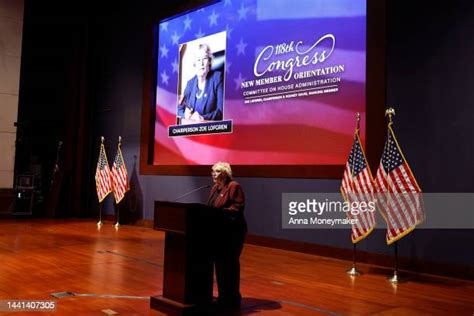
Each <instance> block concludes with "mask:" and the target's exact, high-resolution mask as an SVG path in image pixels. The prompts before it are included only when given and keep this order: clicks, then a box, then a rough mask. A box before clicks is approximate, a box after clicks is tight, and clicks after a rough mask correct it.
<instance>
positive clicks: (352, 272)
mask: <svg viewBox="0 0 474 316" xmlns="http://www.w3.org/2000/svg"><path fill="white" fill-rule="evenodd" d="M356 119H357V125H356V134H359V128H360V113H359V112H357V116H356ZM356 254H357V244H356V243H352V268H350V269H349V270H347V271H346V273H347V274H348V275H350V276H359V275H361V272H360V271H359V270H357V267H356Z"/></svg>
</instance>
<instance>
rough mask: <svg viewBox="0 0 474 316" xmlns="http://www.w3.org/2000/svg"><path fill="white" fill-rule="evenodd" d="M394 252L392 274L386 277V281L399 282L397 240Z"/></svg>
mask: <svg viewBox="0 0 474 316" xmlns="http://www.w3.org/2000/svg"><path fill="white" fill-rule="evenodd" d="M394 247H395V248H394V252H395V269H394V270H393V276H391V277H389V278H388V281H389V282H390V283H392V284H397V283H399V282H400V278H399V277H398V241H396V242H395V245H394Z"/></svg>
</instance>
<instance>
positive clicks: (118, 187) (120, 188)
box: [112, 143, 130, 204]
mask: <svg viewBox="0 0 474 316" xmlns="http://www.w3.org/2000/svg"><path fill="white" fill-rule="evenodd" d="M112 184H113V190H114V197H115V203H117V204H118V203H120V201H121V200H122V199H123V197H124V196H125V193H126V192H127V191H128V190H129V189H130V187H129V185H128V173H127V167H126V166H125V162H124V161H123V156H122V150H121V149H120V143H119V144H118V146H117V155H115V159H114V165H113V166H112Z"/></svg>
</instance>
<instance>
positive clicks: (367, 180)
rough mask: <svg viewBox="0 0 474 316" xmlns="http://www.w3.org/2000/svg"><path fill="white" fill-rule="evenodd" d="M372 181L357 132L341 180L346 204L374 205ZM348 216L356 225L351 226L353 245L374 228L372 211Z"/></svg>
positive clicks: (349, 213)
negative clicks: (361, 203) (362, 203)
mask: <svg viewBox="0 0 474 316" xmlns="http://www.w3.org/2000/svg"><path fill="white" fill-rule="evenodd" d="M373 181H374V180H373V177H372V173H371V172H370V168H369V165H368V163H367V160H366V158H365V154H364V151H363V149H362V145H361V141H360V137H359V131H358V130H357V131H356V133H355V137H354V144H353V145H352V149H351V153H350V154H349V159H348V161H347V163H346V169H345V171H344V176H343V178H342V185H341V192H342V195H343V196H344V199H345V200H346V202H349V203H351V204H352V203H353V202H358V203H360V202H365V203H369V202H372V203H373V204H374V205H375V202H374V201H375V200H374V193H375V188H374V186H373ZM348 216H349V218H352V219H355V220H356V223H355V224H353V225H352V234H351V239H352V242H353V243H357V242H358V241H360V240H362V239H364V238H365V237H367V236H368V235H369V234H370V233H371V232H372V231H373V229H374V228H375V214H374V211H365V212H362V211H360V212H359V213H358V214H355V215H354V214H352V213H351V212H348Z"/></svg>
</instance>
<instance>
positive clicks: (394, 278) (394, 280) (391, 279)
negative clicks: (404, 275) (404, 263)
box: [388, 271, 402, 284]
mask: <svg viewBox="0 0 474 316" xmlns="http://www.w3.org/2000/svg"><path fill="white" fill-rule="evenodd" d="M388 282H390V283H392V284H398V283H401V282H402V280H400V277H399V276H398V274H397V271H394V272H393V276H391V277H388Z"/></svg>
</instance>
